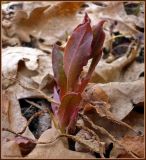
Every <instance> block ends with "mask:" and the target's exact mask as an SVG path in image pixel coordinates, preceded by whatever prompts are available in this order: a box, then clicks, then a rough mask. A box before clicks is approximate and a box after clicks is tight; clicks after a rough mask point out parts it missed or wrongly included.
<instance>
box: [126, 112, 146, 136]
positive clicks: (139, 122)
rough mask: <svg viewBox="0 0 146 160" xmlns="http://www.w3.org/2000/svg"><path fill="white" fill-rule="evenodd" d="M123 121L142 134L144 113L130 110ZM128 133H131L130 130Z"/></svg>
mask: <svg viewBox="0 0 146 160" xmlns="http://www.w3.org/2000/svg"><path fill="white" fill-rule="evenodd" d="M123 121H124V122H126V123H127V124H129V125H130V126H132V128H133V129H135V130H137V131H140V132H141V133H142V134H144V113H139V112H136V111H132V112H130V114H129V115H128V116H127V117H125V118H124V119H123ZM128 134H131V132H128Z"/></svg>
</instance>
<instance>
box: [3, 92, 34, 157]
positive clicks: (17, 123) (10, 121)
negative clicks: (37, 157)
mask: <svg viewBox="0 0 146 160" xmlns="http://www.w3.org/2000/svg"><path fill="white" fill-rule="evenodd" d="M8 93H9V108H8V110H7V112H3V113H2V119H3V121H2V128H9V129H11V130H13V131H15V132H20V131H21V130H22V129H23V127H24V126H25V125H26V123H27V121H26V119H25V118H24V117H23V116H22V114H21V109H20V105H19V102H18V100H17V98H16V96H15V95H14V94H13V93H10V92H8ZM5 95H6V96H7V93H5ZM3 105H5V103H4V104H3ZM4 107H6V106H3V108H4ZM23 135H24V136H27V137H30V138H33V139H34V136H33V134H32V133H31V132H30V130H29V129H28V128H27V129H26V131H25V132H24V134H23ZM7 139H10V140H11V141H8V142H7ZM2 146H3V147H2V156H4V157H6V156H8V157H11V156H12V157H13V156H16V157H17V156H20V148H19V147H18V145H17V144H16V143H15V142H14V135H12V134H11V133H9V132H5V131H3V132H2ZM8 148H9V149H8ZM14 148H15V149H16V150H15V151H16V152H14V151H13V150H14Z"/></svg>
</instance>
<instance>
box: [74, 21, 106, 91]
mask: <svg viewBox="0 0 146 160" xmlns="http://www.w3.org/2000/svg"><path fill="white" fill-rule="evenodd" d="M104 22H105V20H101V21H100V22H99V23H98V24H97V25H95V26H93V41H92V54H91V55H92V62H91V65H90V67H89V70H88V73H87V75H86V76H85V77H84V78H83V79H82V80H81V85H80V86H79V87H78V89H77V91H78V92H82V91H83V90H84V88H85V86H86V85H87V83H88V82H89V81H90V78H91V76H92V73H93V71H94V70H95V67H96V65H97V64H98V62H99V60H100V59H101V56H102V46H103V43H104V39H105V33H104V31H103V24H104Z"/></svg>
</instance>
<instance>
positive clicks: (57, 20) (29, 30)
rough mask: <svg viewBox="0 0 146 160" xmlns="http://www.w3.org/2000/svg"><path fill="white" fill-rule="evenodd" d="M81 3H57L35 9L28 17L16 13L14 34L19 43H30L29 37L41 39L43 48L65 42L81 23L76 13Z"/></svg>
mask: <svg viewBox="0 0 146 160" xmlns="http://www.w3.org/2000/svg"><path fill="white" fill-rule="evenodd" d="M82 3H83V2H57V3H55V4H54V5H52V6H51V7H46V6H45V7H40V8H35V9H34V10H33V11H32V12H31V13H30V16H27V13H26V12H25V11H18V12H16V14H15V17H14V20H13V22H12V23H13V27H14V32H15V34H16V35H17V36H18V38H19V39H20V40H21V41H24V42H30V37H29V36H30V35H31V36H33V37H35V38H36V39H37V40H39V39H43V40H45V42H43V46H42V44H41V43H39V41H38V44H37V45H39V46H42V47H43V48H44V47H47V46H48V47H50V45H52V44H54V43H55V42H57V41H60V40H66V38H67V34H66V33H70V32H71V31H72V30H73V29H74V28H75V26H76V25H77V24H79V22H80V21H81V19H80V18H77V17H76V16H75V15H76V12H77V11H78V10H79V8H80V6H81V4H82Z"/></svg>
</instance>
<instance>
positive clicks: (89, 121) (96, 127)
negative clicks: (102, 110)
mask: <svg viewBox="0 0 146 160" xmlns="http://www.w3.org/2000/svg"><path fill="white" fill-rule="evenodd" d="M79 114H80V116H81V117H82V118H83V119H84V120H85V121H87V122H88V123H89V124H90V125H91V127H92V128H94V129H95V130H98V131H100V132H101V133H102V134H105V135H107V136H108V137H109V138H110V139H111V140H112V141H113V142H115V143H117V144H118V145H119V146H121V147H122V148H124V149H125V150H126V151H127V152H128V153H129V154H130V155H131V156H132V157H134V158H138V157H137V156H135V155H134V154H133V153H132V152H131V151H129V150H128V149H127V148H126V147H125V146H124V145H122V144H121V143H120V142H119V141H118V140H116V139H115V137H114V136H112V135H111V134H110V133H109V132H108V131H107V130H106V129H104V128H103V127H100V126H97V125H95V124H94V123H93V122H92V121H91V120H90V118H88V117H87V116H86V115H83V114H81V113H79Z"/></svg>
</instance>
